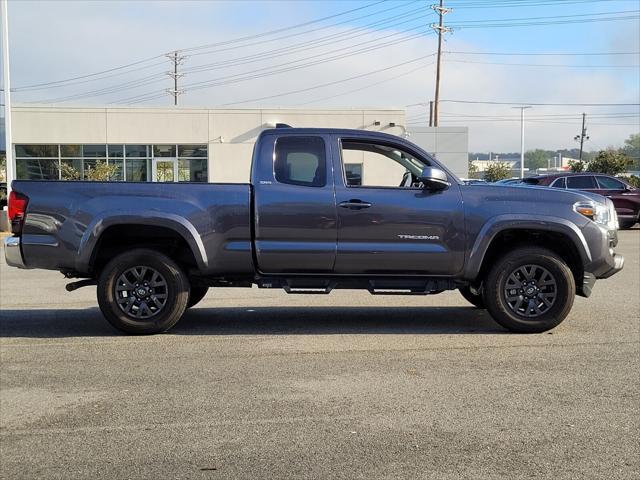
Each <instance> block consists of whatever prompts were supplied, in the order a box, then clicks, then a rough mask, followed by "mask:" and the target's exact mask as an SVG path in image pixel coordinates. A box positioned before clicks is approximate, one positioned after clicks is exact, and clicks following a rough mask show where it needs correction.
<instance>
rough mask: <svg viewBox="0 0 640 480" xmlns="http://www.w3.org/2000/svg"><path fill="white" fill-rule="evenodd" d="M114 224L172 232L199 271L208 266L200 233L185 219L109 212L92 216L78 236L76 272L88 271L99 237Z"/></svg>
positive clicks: (161, 215) (154, 212) (148, 213)
mask: <svg viewBox="0 0 640 480" xmlns="http://www.w3.org/2000/svg"><path fill="white" fill-rule="evenodd" d="M116 225H117V226H121V225H130V226H131V227H132V228H135V227H136V226H137V225H149V226H154V227H162V228H168V229H170V230H173V231H174V232H176V233H177V234H179V235H180V236H181V237H182V238H184V240H185V241H186V242H187V245H189V248H190V249H191V252H192V253H193V256H194V258H195V259H196V262H197V264H198V268H199V269H206V268H207V267H208V265H209V259H208V258H207V252H206V250H205V248H204V244H203V242H202V238H201V237H200V234H199V233H198V231H197V230H196V228H195V227H194V226H193V224H191V223H190V222H189V221H188V220H186V219H185V218H183V217H181V216H179V215H174V214H170V213H161V212H157V211H143V212H140V213H136V215H126V214H122V213H119V212H111V213H104V214H102V215H98V216H96V217H95V218H94V219H93V220H92V222H91V223H90V224H89V225H88V226H87V229H86V230H85V232H84V234H83V235H82V239H81V240H80V245H79V247H78V255H77V257H76V258H77V261H76V269H77V270H78V271H79V272H88V271H89V269H90V265H91V260H92V257H93V253H94V250H95V248H96V246H97V245H98V241H99V240H100V236H101V235H102V234H103V233H104V232H105V230H106V229H107V228H109V227H112V226H116Z"/></svg>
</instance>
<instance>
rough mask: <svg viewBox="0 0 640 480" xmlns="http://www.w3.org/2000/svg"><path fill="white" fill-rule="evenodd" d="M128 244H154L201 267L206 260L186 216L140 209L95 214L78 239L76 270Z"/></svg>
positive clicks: (83, 269) (85, 268) (94, 265)
mask: <svg viewBox="0 0 640 480" xmlns="http://www.w3.org/2000/svg"><path fill="white" fill-rule="evenodd" d="M132 247H149V248H154V247H155V248H156V249H158V250H160V251H164V252H165V253H171V254H172V255H171V256H176V255H177V258H176V260H180V261H181V263H183V264H186V265H187V266H189V267H194V268H197V269H205V268H206V267H207V266H208V263H209V262H208V258H207V254H206V251H205V248H204V245H203V242H202V239H201V238H200V235H199V233H198V232H197V230H196V229H195V227H194V226H193V225H192V224H191V223H189V222H188V221H187V220H186V219H184V218H182V217H179V216H177V215H171V214H166V213H162V214H160V213H159V212H144V213H143V214H136V215H135V216H130V215H120V214H118V215H111V216H106V215H105V216H100V217H98V218H95V219H94V220H93V221H92V223H91V225H89V226H88V228H87V229H86V231H85V232H84V234H83V236H82V239H81V241H80V245H79V248H78V255H77V270H78V271H81V272H95V271H96V270H98V269H99V268H100V265H101V264H103V263H104V257H105V255H107V254H111V253H113V252H114V251H122V250H124V249H130V248H132Z"/></svg>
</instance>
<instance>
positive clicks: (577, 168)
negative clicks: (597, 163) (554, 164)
mask: <svg viewBox="0 0 640 480" xmlns="http://www.w3.org/2000/svg"><path fill="white" fill-rule="evenodd" d="M569 168H570V169H571V171H572V172H574V173H580V172H584V169H585V168H586V165H585V163H584V162H581V161H580V160H569Z"/></svg>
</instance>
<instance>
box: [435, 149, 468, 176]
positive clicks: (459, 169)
mask: <svg viewBox="0 0 640 480" xmlns="http://www.w3.org/2000/svg"><path fill="white" fill-rule="evenodd" d="M437 158H438V161H440V162H441V163H443V164H444V166H445V167H447V168H448V169H449V170H451V171H452V172H453V173H455V174H456V175H458V176H459V177H462V178H466V177H467V176H468V175H469V162H468V155H467V153H466V152H464V153H460V152H459V153H455V152H453V153H451V152H449V153H447V152H440V153H438V155H437Z"/></svg>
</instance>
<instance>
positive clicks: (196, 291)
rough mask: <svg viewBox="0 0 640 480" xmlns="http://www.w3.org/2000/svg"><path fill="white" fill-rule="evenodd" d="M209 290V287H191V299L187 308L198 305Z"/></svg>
mask: <svg viewBox="0 0 640 480" xmlns="http://www.w3.org/2000/svg"><path fill="white" fill-rule="evenodd" d="M208 291H209V287H191V291H190V293H189V301H188V302H187V308H191V307H193V306H194V305H197V304H198V303H199V302H200V300H202V299H203V298H204V297H205V295H206V294H207V292H208Z"/></svg>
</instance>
